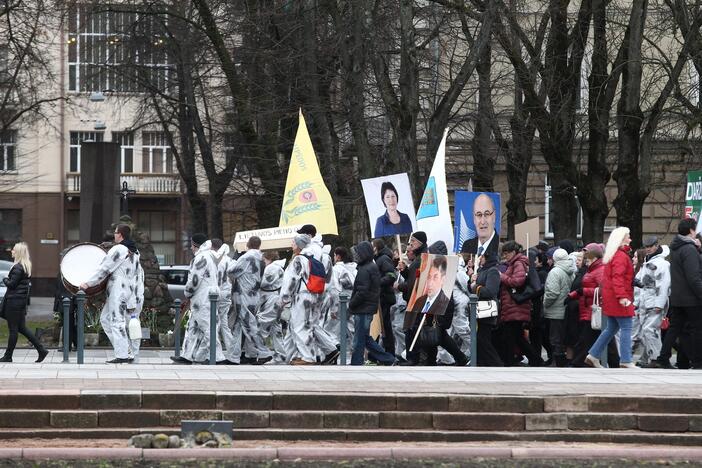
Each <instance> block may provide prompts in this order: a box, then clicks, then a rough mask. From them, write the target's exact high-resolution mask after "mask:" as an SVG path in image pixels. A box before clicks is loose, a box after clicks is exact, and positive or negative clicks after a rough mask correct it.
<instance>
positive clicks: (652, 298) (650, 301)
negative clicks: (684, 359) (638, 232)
mask: <svg viewBox="0 0 702 468" xmlns="http://www.w3.org/2000/svg"><path fill="white" fill-rule="evenodd" d="M643 246H644V249H646V257H645V260H644V262H643V264H642V265H641V268H640V269H639V271H638V273H637V274H636V277H635V279H634V285H635V286H636V289H637V290H638V295H636V299H635V300H634V307H635V308H636V315H637V316H638V326H637V328H638V329H636V330H634V331H633V333H634V334H635V335H638V337H639V339H640V343H641V346H642V347H643V354H642V355H641V358H640V359H639V363H638V365H639V366H640V367H642V366H647V365H648V364H649V363H650V362H651V361H653V360H654V359H656V358H657V357H658V355H659V354H660V352H661V344H662V343H661V322H662V321H663V317H665V314H666V312H667V309H668V297H669V296H670V263H669V262H668V260H666V257H667V256H668V255H669V254H670V248H668V246H667V245H663V246H661V245H660V244H659V243H658V238H657V237H656V236H648V237H647V238H646V239H644V242H643Z"/></svg>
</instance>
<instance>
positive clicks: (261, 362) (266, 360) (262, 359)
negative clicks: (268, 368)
mask: <svg viewBox="0 0 702 468" xmlns="http://www.w3.org/2000/svg"><path fill="white" fill-rule="evenodd" d="M272 359H273V356H268V357H264V358H258V359H256V365H259V366H262V365H264V364H265V363H267V362H268V361H270V360H272Z"/></svg>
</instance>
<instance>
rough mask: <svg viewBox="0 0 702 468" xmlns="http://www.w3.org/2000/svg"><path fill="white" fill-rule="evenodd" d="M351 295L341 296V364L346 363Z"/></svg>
mask: <svg viewBox="0 0 702 468" xmlns="http://www.w3.org/2000/svg"><path fill="white" fill-rule="evenodd" d="M348 304H349V295H348V294H341V295H340V296H339V345H340V353H341V365H342V366H345V365H346V332H347V331H348V327H349V323H348V321H349V319H348Z"/></svg>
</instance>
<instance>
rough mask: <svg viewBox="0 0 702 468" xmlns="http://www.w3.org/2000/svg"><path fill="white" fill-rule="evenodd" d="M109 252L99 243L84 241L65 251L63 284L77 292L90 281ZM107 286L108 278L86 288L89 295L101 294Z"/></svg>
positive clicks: (73, 292) (62, 261) (62, 267)
mask: <svg viewBox="0 0 702 468" xmlns="http://www.w3.org/2000/svg"><path fill="white" fill-rule="evenodd" d="M106 255H107V252H106V251H105V249H103V248H102V247H100V246H99V245H97V244H92V243H90V242H84V243H82V244H76V245H74V246H73V247H71V248H69V249H68V250H67V251H66V253H64V255H63V258H62V259H61V279H62V280H63V285H64V286H65V287H66V289H67V290H68V291H70V292H71V293H72V294H76V293H77V292H78V290H79V289H80V285H81V284H83V283H85V282H86V281H88V280H89V279H90V278H91V277H92V276H93V275H94V274H95V272H96V271H97V270H98V267H99V266H100V263H101V262H102V259H103V258H105V256H106ZM106 286H107V279H105V280H104V281H103V282H101V283H100V284H98V285H96V286H93V287H90V288H88V289H86V290H85V294H86V295H87V296H94V295H96V294H100V293H101V292H102V291H104V290H105V287H106Z"/></svg>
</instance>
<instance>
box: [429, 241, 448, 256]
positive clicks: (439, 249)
mask: <svg viewBox="0 0 702 468" xmlns="http://www.w3.org/2000/svg"><path fill="white" fill-rule="evenodd" d="M429 253H430V254H434V255H448V249H447V248H446V243H445V242H444V241H436V242H434V243H433V244H431V245H430V246H429Z"/></svg>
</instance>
